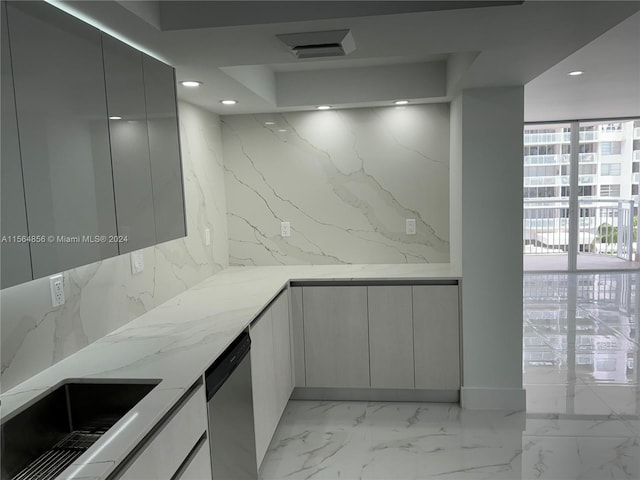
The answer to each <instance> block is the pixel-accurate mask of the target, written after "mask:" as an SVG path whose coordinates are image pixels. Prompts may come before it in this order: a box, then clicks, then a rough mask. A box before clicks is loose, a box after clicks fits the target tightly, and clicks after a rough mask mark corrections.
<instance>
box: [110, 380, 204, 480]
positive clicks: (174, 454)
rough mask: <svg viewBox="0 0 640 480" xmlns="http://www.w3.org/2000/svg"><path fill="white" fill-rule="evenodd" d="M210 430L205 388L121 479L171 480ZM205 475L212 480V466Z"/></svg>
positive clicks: (190, 399) (181, 408) (189, 400)
mask: <svg viewBox="0 0 640 480" xmlns="http://www.w3.org/2000/svg"><path fill="white" fill-rule="evenodd" d="M206 428H207V404H206V398H205V391H204V387H203V386H202V385H201V386H199V387H198V388H197V389H196V390H194V391H193V392H192V393H191V395H190V396H189V397H188V398H187V399H186V401H185V402H184V403H183V404H182V405H181V406H179V407H178V409H177V410H176V411H175V412H174V413H173V415H172V416H171V417H170V418H169V419H168V420H167V421H166V423H165V424H164V425H162V426H161V427H160V429H159V430H158V431H157V433H156V434H155V435H154V436H153V438H152V439H151V440H150V441H149V442H148V443H147V445H145V446H144V447H143V449H142V450H141V452H140V453H139V454H138V455H137V457H135V458H134V460H133V461H132V462H131V464H130V465H128V466H127V467H126V470H125V471H124V472H123V473H122V474H121V476H120V477H119V478H121V479H126V480H146V479H148V480H165V479H166V480H170V479H171V478H172V477H173V476H174V475H175V474H176V472H177V471H178V469H179V468H180V466H181V465H182V464H183V462H184V461H185V459H186V458H187V457H188V456H189V453H190V452H191V450H192V449H193V447H194V446H195V445H196V443H198V440H199V439H200V438H201V437H202V435H203V434H204V432H205V431H206ZM200 468H203V469H204V472H205V473H204V476H201V477H199V480H200V479H208V478H211V463H209V469H208V470H207V469H206V467H205V466H204V465H201V467H200Z"/></svg>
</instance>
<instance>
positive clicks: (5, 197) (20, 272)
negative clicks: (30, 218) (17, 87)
mask: <svg viewBox="0 0 640 480" xmlns="http://www.w3.org/2000/svg"><path fill="white" fill-rule="evenodd" d="M0 12H1V15H2V41H1V47H2V55H1V57H0V60H1V61H2V79H1V80H0V87H1V88H2V98H1V99H0V107H1V108H2V120H1V122H2V123H1V125H2V141H0V147H1V148H2V152H1V154H0V158H1V159H2V165H1V166H0V172H2V177H1V178H2V187H1V188H2V189H1V190H0V194H1V195H2V199H1V200H0V205H1V206H2V212H1V213H0V221H1V222H2V225H1V227H0V230H1V231H0V235H2V237H3V241H2V252H1V255H2V261H1V262H0V265H1V266H2V272H1V273H0V280H1V281H2V288H5V287H10V286H12V285H16V284H18V283H22V282H26V281H28V280H31V278H32V274H31V253H30V252H29V243H28V242H25V241H20V242H19V241H18V239H21V238H23V237H26V236H27V235H28V234H29V231H28V229H27V212H26V209H25V205H24V188H23V185H22V165H21V162H20V143H19V139H18V119H17V117H16V104H15V101H14V92H13V73H12V71H11V52H10V51H9V32H8V30H7V15H6V13H7V12H6V3H4V2H3V4H2V5H0Z"/></svg>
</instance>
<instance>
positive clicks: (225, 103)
mask: <svg viewBox="0 0 640 480" xmlns="http://www.w3.org/2000/svg"><path fill="white" fill-rule="evenodd" d="M220 103H221V104H223V105H235V104H236V103H238V101H237V100H220Z"/></svg>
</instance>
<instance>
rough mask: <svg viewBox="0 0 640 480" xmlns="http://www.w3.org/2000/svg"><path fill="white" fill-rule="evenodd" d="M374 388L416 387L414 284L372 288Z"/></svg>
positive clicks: (370, 305)
mask: <svg viewBox="0 0 640 480" xmlns="http://www.w3.org/2000/svg"><path fill="white" fill-rule="evenodd" d="M368 305H369V350H370V355H371V363H370V365H371V387H372V388H414V386H415V383H414V368H413V317H412V306H411V286H410V285H381V286H370V287H368Z"/></svg>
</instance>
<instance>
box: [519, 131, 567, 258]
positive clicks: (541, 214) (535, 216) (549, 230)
mask: <svg viewBox="0 0 640 480" xmlns="http://www.w3.org/2000/svg"><path fill="white" fill-rule="evenodd" d="M570 153H571V125H570V124H568V123H561V124H554V125H546V124H545V125H525V129H524V211H523V241H524V245H523V251H524V270H525V271H543V270H547V271H548V270H566V269H567V266H568V260H567V251H568V245H569V169H570V166H569V162H570V158H569V157H570Z"/></svg>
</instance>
